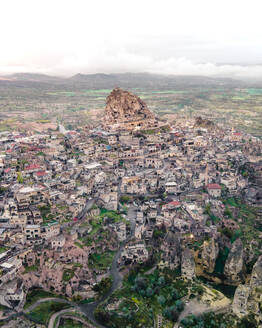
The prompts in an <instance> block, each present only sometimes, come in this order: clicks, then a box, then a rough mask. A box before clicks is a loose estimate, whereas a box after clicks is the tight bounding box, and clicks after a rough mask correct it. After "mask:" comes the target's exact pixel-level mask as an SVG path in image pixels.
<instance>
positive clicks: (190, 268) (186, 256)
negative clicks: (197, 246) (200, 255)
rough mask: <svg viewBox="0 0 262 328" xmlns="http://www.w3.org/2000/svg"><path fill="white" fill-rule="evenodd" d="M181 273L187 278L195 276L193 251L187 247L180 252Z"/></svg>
mask: <svg viewBox="0 0 262 328" xmlns="http://www.w3.org/2000/svg"><path fill="white" fill-rule="evenodd" d="M181 274H182V276H183V277H185V278H187V279H193V278H194V277H195V260H194V253H193V251H192V250H191V249H189V248H186V249H185V250H184V251H183V253H182V262H181Z"/></svg>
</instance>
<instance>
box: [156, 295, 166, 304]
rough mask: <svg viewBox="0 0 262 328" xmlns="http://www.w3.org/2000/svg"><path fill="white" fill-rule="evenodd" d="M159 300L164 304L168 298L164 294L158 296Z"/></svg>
mask: <svg viewBox="0 0 262 328" xmlns="http://www.w3.org/2000/svg"><path fill="white" fill-rule="evenodd" d="M157 301H158V303H159V304H161V305H164V304H165V302H166V299H165V297H164V296H163V295H160V296H158V298H157Z"/></svg>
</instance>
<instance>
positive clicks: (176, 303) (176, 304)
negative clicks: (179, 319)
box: [175, 300, 185, 312]
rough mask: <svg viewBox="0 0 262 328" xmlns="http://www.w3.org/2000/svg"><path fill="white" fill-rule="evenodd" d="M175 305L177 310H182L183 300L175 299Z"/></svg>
mask: <svg viewBox="0 0 262 328" xmlns="http://www.w3.org/2000/svg"><path fill="white" fill-rule="evenodd" d="M175 306H176V308H177V310H178V311H179V312H182V311H183V310H184V307H185V304H184V302H183V301H181V300H177V301H176V302H175Z"/></svg>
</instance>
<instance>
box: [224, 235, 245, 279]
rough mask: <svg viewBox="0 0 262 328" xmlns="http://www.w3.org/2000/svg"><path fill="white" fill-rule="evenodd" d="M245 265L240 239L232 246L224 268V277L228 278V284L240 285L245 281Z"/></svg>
mask: <svg viewBox="0 0 262 328" xmlns="http://www.w3.org/2000/svg"><path fill="white" fill-rule="evenodd" d="M243 264H244V250H243V243H242V241H241V240H240V239H237V240H236V241H235V242H234V243H233V245H232V248H231V250H230V252H229V255H228V257H227V260H226V263H225V267H224V275H225V276H226V282H227V283H229V284H239V282H241V280H242V279H243Z"/></svg>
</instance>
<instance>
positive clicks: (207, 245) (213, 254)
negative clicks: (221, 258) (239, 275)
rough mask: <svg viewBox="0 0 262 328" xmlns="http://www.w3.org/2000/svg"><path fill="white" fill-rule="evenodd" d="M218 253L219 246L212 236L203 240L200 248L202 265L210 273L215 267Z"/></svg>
mask: <svg viewBox="0 0 262 328" xmlns="http://www.w3.org/2000/svg"><path fill="white" fill-rule="evenodd" d="M218 253H219V247H218V244H217V242H216V241H215V240H214V238H212V239H210V240H209V241H204V244H203V250H202V254H201V257H202V267H203V270H204V271H206V272H208V273H212V272H213V271H214V268H215V264H216V259H217V256H218Z"/></svg>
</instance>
